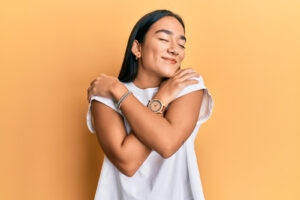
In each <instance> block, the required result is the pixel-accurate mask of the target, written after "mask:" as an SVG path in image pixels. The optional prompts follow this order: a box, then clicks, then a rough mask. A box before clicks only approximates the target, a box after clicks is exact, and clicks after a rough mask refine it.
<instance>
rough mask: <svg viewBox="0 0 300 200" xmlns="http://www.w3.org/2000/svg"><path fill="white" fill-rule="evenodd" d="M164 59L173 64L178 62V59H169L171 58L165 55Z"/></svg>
mask: <svg viewBox="0 0 300 200" xmlns="http://www.w3.org/2000/svg"><path fill="white" fill-rule="evenodd" d="M162 59H164V60H166V61H168V62H170V63H172V64H175V63H177V61H176V60H175V59H169V58H165V57H162Z"/></svg>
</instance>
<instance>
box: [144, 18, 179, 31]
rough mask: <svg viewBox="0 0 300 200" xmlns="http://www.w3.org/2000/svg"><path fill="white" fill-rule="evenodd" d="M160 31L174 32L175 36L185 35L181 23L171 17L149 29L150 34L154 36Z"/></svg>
mask: <svg viewBox="0 0 300 200" xmlns="http://www.w3.org/2000/svg"><path fill="white" fill-rule="evenodd" d="M159 29H167V30H170V31H172V32H173V33H174V34H175V35H184V29H183V26H182V25H181V23H180V22H179V21H178V20H177V19H176V18H175V17H171V16H165V17H163V18H161V19H159V20H158V21H156V22H155V23H154V24H152V26H151V27H150V29H149V32H150V33H151V35H152V34H154V33H155V31H157V30H159Z"/></svg>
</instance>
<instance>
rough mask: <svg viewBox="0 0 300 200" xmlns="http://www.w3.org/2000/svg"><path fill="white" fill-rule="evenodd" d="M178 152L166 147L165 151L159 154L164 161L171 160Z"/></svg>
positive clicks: (168, 146)
mask: <svg viewBox="0 0 300 200" xmlns="http://www.w3.org/2000/svg"><path fill="white" fill-rule="evenodd" d="M175 152H176V151H175V150H174V148H172V146H171V145H166V146H165V147H164V148H163V149H161V150H160V151H159V154H160V155H161V157H163V158H164V159H167V158H170V157H171V156H172V155H173V154H174V153H175Z"/></svg>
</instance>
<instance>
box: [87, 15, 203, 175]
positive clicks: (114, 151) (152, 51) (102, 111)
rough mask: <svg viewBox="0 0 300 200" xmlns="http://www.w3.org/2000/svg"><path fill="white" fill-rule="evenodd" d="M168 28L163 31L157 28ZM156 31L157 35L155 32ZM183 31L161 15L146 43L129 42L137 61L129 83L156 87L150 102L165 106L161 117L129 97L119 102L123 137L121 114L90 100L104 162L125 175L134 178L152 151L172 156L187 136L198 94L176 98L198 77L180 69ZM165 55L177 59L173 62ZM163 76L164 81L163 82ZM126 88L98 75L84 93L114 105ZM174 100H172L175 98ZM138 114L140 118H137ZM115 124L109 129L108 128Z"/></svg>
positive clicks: (197, 106)
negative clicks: (86, 92) (156, 89)
mask: <svg viewBox="0 0 300 200" xmlns="http://www.w3.org/2000/svg"><path fill="white" fill-rule="evenodd" d="M162 29H164V30H168V31H169V32H162V31H159V30H162ZM157 31H159V32H158V33H157ZM183 36H184V29H183V27H182V25H181V24H180V23H179V22H178V21H177V19H176V18H174V17H170V16H167V17H163V18H161V19H160V20H158V21H157V22H155V23H154V24H153V25H152V26H151V27H150V29H149V30H148V32H147V34H146V36H145V41H144V43H143V44H140V43H139V42H138V41H134V43H133V46H132V53H133V54H134V55H136V56H137V57H138V58H139V60H138V63H139V65H138V67H139V68H138V69H139V70H138V74H137V77H136V79H135V80H134V81H133V83H134V84H135V85H136V86H137V87H139V88H142V89H143V88H152V87H159V90H158V92H157V93H156V94H155V95H154V97H153V99H160V100H161V101H162V102H163V104H164V105H168V104H170V105H169V108H168V110H167V111H166V112H165V114H164V115H163V114H157V113H154V112H152V111H151V110H150V109H149V108H147V107H146V106H145V105H143V104H142V103H141V102H140V101H139V100H138V99H137V98H136V97H135V96H134V95H132V94H131V95H129V96H128V97H127V98H126V100H124V101H123V103H122V106H121V110H122V113H123V115H124V117H126V119H127V121H128V123H129V125H130V126H131V129H132V130H131V132H130V133H129V134H128V135H127V134H126V128H125V125H124V122H123V119H122V116H121V115H120V114H119V113H117V112H115V111H114V110H113V109H111V108H109V107H108V106H106V105H104V104H103V103H101V102H98V101H92V117H93V123H94V127H95V130H96V134H97V138H98V141H99V144H100V146H101V148H102V149H103V151H104V153H105V154H106V156H107V157H108V159H109V160H110V161H111V162H112V163H113V164H114V165H115V166H116V167H117V168H118V169H119V170H120V171H121V172H122V173H123V174H125V175H127V176H133V175H134V174H135V172H136V171H137V170H138V169H139V167H140V166H141V165H142V164H143V162H144V161H145V160H146V158H147V157H148V156H149V154H150V153H151V151H152V150H155V151H156V152H158V153H159V154H160V155H161V156H162V157H163V158H166V159H167V158H169V157H170V156H172V155H173V154H174V153H175V152H176V151H177V150H178V149H179V148H180V147H181V146H182V144H183V143H184V142H185V141H186V139H187V138H188V137H189V136H190V135H191V133H192V131H193V129H194V127H195V125H196V122H197V119H198V115H199V111H200V106H201V103H202V97H203V90H197V91H194V92H191V93H188V94H186V95H184V96H181V97H179V98H177V99H175V97H176V96H177V95H178V94H179V92H180V91H182V89H183V88H184V87H186V86H188V85H191V84H196V83H197V81H196V80H193V79H190V78H191V77H199V76H200V75H199V74H198V73H196V72H195V71H194V70H193V69H191V68H188V69H180V64H181V62H182V60H183V59H184V56H185V50H184V48H183V47H182V46H183V45H184V44H185V40H183ZM164 57H168V58H174V59H176V61H177V62H176V63H173V62H170V61H169V60H165V59H164ZM164 77H168V79H167V80H166V81H163V82H162V79H163V78H164ZM127 91H128V89H127V88H126V87H125V86H124V85H123V84H122V83H121V82H120V81H119V80H118V79H117V78H116V77H113V76H108V75H105V74H101V75H100V76H99V77H97V78H96V79H95V80H94V81H93V82H92V83H91V86H90V88H89V89H88V99H90V97H91V96H94V95H95V96H104V97H109V98H114V99H115V100H116V101H118V100H119V99H120V98H121V96H122V95H123V94H124V93H125V92H127ZM174 99H175V100H174ZM141 116H143V117H141ZM112 121H113V122H114V125H113V126H107V125H108V124H111V122H112Z"/></svg>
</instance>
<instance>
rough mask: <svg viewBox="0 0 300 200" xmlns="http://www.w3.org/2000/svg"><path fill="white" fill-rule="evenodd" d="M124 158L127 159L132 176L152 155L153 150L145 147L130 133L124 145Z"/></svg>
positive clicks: (122, 146)
mask: <svg viewBox="0 0 300 200" xmlns="http://www.w3.org/2000/svg"><path fill="white" fill-rule="evenodd" d="M121 148H122V157H123V158H125V159H126V162H125V163H126V164H125V165H126V168H127V169H128V170H127V171H128V175H129V176H132V175H134V174H135V172H136V171H137V170H138V169H139V168H140V166H141V165H142V164H143V163H144V161H145V160H146V159H147V157H148V156H149V154H150V153H151V151H152V150H151V149H150V148H148V147H147V146H146V145H144V144H143V143H142V142H141V141H140V140H139V139H138V138H137V137H136V136H135V135H134V132H132V131H131V132H130V133H129V134H128V135H127V136H125V138H124V140H123V142H122V144H121Z"/></svg>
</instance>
